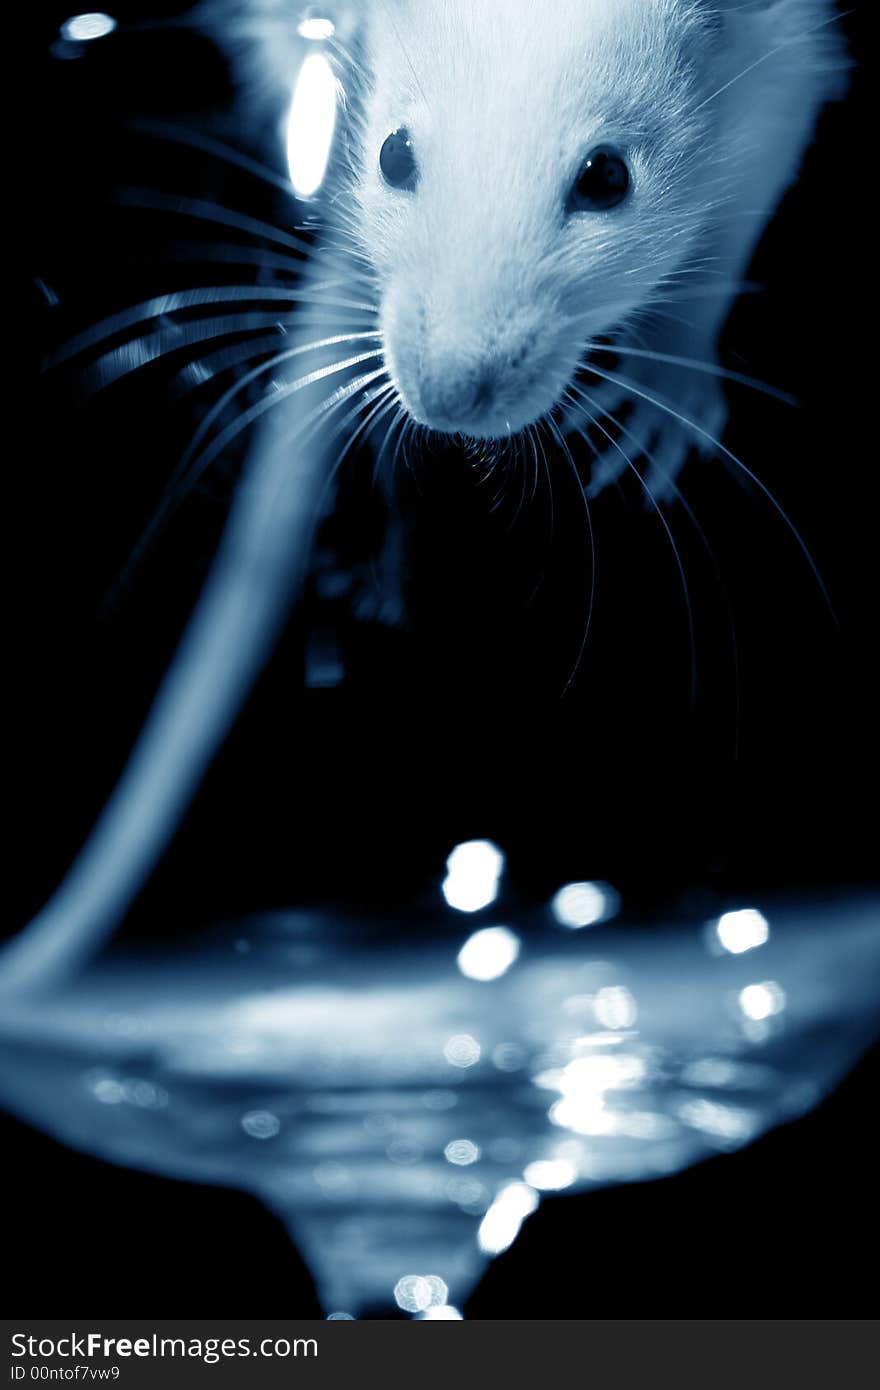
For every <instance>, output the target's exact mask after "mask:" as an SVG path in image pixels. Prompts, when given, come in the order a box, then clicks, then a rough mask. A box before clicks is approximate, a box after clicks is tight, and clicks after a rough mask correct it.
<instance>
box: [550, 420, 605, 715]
mask: <svg viewBox="0 0 880 1390" xmlns="http://www.w3.org/2000/svg"><path fill="white" fill-rule="evenodd" d="M547 423H548V425H549V427H550V430H551V433H552V434H553V436H554V438H555V439H556V441H557V443H558V444H559V447H560V448H561V450H562V452H563V455H564V456H565V459H566V461H567V463H568V466H569V469H570V471H571V475H572V477H573V478H574V482H575V486H576V488H577V490H578V493H579V495H580V497H581V498H582V499H583V503H584V515H585V517H586V519H587V532H588V534H589V537H590V597H589V601H588V605H587V616H586V619H585V621H584V630H583V633H582V634H581V642H580V646H579V648H578V653H577V657H576V658H575V663H574V666H573V667H572V669H571V673H570V674H569V677H568V680H567V681H566V682H565V686H564V687H563V695H566V694H567V693H568V691H569V690H570V689H571V687H572V685H573V684H574V681H575V679H576V677H577V673H578V671H579V670H580V668H581V663H582V661H583V659H584V653H585V652H586V650H587V644H588V642H589V640H590V633H591V631H592V628H593V614H594V612H595V607H596V559H597V557H596V535H595V532H594V530H593V517H592V513H591V511H590V499H589V498H588V497H587V494H586V491H585V489H584V487H583V484H582V483H581V480H580V475H579V474H578V469H577V464H576V463H575V461H574V458H573V457H572V453H571V450H570V449H569V447H568V444H567V442H566V439H565V436H564V435H563V433H562V431H561V429H560V428H559V426H558V424H557V423H556V421H555V420H553V419H548V421H547ZM548 476H549V475H548Z"/></svg>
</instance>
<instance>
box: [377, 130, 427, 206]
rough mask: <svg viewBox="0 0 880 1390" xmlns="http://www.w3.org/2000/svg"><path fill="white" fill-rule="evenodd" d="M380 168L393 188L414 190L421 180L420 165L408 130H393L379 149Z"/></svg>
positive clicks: (384, 177)
mask: <svg viewBox="0 0 880 1390" xmlns="http://www.w3.org/2000/svg"><path fill="white" fill-rule="evenodd" d="M379 168H380V169H381V171H382V177H383V179H384V180H385V182H386V183H388V184H390V185H391V187H392V188H403V189H405V190H406V191H407V192H412V190H413V189H414V188H415V186H416V184H417V183H418V181H419V166H418V164H417V163H416V156H415V151H414V150H413V143H412V140H411V139H410V137H409V131H408V130H403V129H400V130H393V131H392V132H391V134H390V135H389V136H388V139H387V140H386V141H385V142H384V144H383V145H382V148H381V150H380V151H379Z"/></svg>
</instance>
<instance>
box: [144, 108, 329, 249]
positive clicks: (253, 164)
mask: <svg viewBox="0 0 880 1390" xmlns="http://www.w3.org/2000/svg"><path fill="white" fill-rule="evenodd" d="M129 129H130V130H133V131H135V132H136V133H137V134H139V135H147V136H150V137H151V138H152V139H155V140H167V141H169V142H171V143H172V144H175V145H189V146H190V148H191V149H195V150H203V151H204V153H205V154H211V155H215V156H216V158H217V159H222V160H223V162H224V163H225V164H232V165H235V166H236V167H237V168H239V169H243V170H244V171H245V172H246V173H248V174H253V175H254V177H255V178H258V179H260V180H261V181H262V182H263V183H266V184H268V185H269V186H270V187H272V188H279V189H280V190H281V192H282V193H286V194H287V195H288V197H290V198H291V199H293V198H294V197H295V194H294V190H293V185H292V184H291V182H290V179H288V178H285V177H284V176H283V175H282V174H278V173H276V172H275V170H274V169H270V168H269V166H268V165H267V164H260V163H259V161H258V160H256V159H251V158H250V156H249V155H246V154H243V153H242V152H241V151H240V150H236V149H234V148H233V147H232V146H231V145H227V144H225V143H224V142H223V141H222V140H215V139H214V138H213V136H210V135H203V134H202V132H201V131H199V130H190V129H189V128H188V127H187V126H178V125H169V124H166V123H165V122H164V121H146V120H144V121H140V120H138V121H130V122H129ZM302 245H303V249H308V243H307V242H303V243H302Z"/></svg>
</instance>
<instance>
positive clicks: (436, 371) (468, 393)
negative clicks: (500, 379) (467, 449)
mask: <svg viewBox="0 0 880 1390" xmlns="http://www.w3.org/2000/svg"><path fill="white" fill-rule="evenodd" d="M494 394H495V382H494V374H493V373H492V370H491V368H489V367H484V366H474V365H473V364H471V363H464V362H446V363H443V364H439V365H437V366H435V367H433V368H432V369H431V371H430V373H426V374H425V376H424V377H423V379H422V381H421V382H420V383H419V395H420V397H421V403H422V409H423V411H424V413H425V416H426V423H427V424H429V425H431V426H433V427H434V428H435V429H446V430H462V431H466V430H467V428H468V425H469V424H473V423H475V422H476V421H477V420H478V418H479V417H480V416H481V415H482V414H483V413H484V412H485V411H486V410H487V409H488V408H489V406H491V404H492V399H493V397H494Z"/></svg>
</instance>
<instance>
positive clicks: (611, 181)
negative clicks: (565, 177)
mask: <svg viewBox="0 0 880 1390" xmlns="http://www.w3.org/2000/svg"><path fill="white" fill-rule="evenodd" d="M631 183H632V177H631V175H630V172H629V165H628V164H627V162H626V160H625V159H624V157H623V155H622V154H620V153H619V151H618V150H614V149H610V148H609V147H608V146H607V145H601V146H600V147H599V149H597V150H593V152H592V154H590V155H588V157H587V159H586V160H585V161H584V164H583V167H582V168H581V171H580V173H579V174H578V176H577V181H576V183H575V185H574V188H573V189H572V190H571V194H570V196H569V208H570V210H571V211H572V212H607V211H608V209H609V208H616V207H618V206H619V205H620V203H622V202H623V201H624V199H625V198H626V197H627V195H628V193H629V190H630V185H631Z"/></svg>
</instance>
